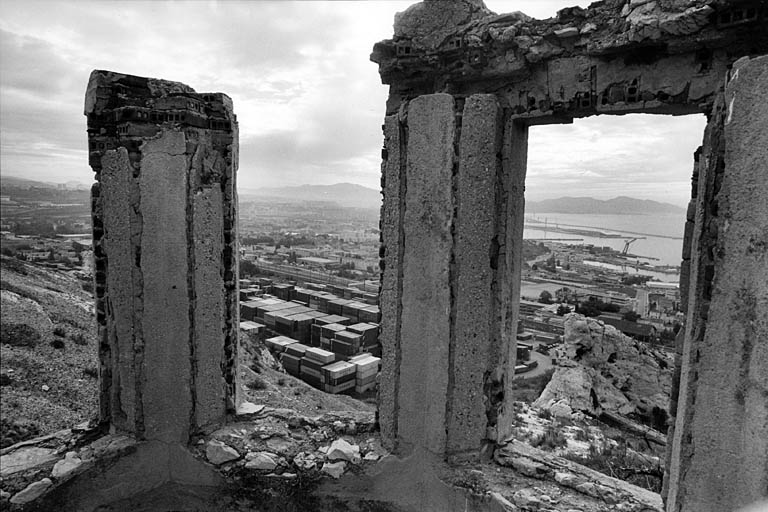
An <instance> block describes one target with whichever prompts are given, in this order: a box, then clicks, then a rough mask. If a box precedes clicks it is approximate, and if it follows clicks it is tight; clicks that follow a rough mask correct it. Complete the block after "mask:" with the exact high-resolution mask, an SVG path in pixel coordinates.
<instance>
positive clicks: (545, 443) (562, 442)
mask: <svg viewBox="0 0 768 512" xmlns="http://www.w3.org/2000/svg"><path fill="white" fill-rule="evenodd" d="M560 430H561V429H560V426H559V425H556V424H552V425H548V426H547V428H546V430H544V433H543V434H541V435H540V436H538V437H536V438H535V439H533V440H532V441H531V446H533V447H534V448H541V449H542V450H555V449H557V448H563V447H565V446H566V445H567V444H568V441H567V440H566V439H565V436H564V435H563V434H562V432H561V431H560Z"/></svg>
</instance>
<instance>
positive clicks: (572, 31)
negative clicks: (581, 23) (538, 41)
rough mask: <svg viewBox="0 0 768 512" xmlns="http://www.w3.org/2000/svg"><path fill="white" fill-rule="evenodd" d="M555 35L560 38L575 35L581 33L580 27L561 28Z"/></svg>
mask: <svg viewBox="0 0 768 512" xmlns="http://www.w3.org/2000/svg"><path fill="white" fill-rule="evenodd" d="M555 35H556V36H557V37H559V38H560V39H565V38H566V37H575V36H577V35H579V29H578V28H576V27H566V28H562V29H560V30H555Z"/></svg>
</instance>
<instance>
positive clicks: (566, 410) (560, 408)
mask: <svg viewBox="0 0 768 512" xmlns="http://www.w3.org/2000/svg"><path fill="white" fill-rule="evenodd" d="M549 412H551V413H552V416H554V417H555V418H570V417H571V414H572V413H573V409H571V408H570V406H569V405H568V404H567V403H565V402H564V401H563V400H558V401H557V402H554V403H553V404H552V405H550V406H549Z"/></svg>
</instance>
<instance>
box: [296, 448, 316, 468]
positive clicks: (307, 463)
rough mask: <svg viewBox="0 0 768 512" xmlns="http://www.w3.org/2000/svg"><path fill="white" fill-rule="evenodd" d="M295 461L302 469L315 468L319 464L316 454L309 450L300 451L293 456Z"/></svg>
mask: <svg viewBox="0 0 768 512" xmlns="http://www.w3.org/2000/svg"><path fill="white" fill-rule="evenodd" d="M293 463H294V464H295V465H296V467H298V468H300V469H313V468H314V467H315V465H316V464H317V462H316V459H315V456H314V455H312V454H311V453H307V452H299V453H297V454H296V456H295V457H294V458H293Z"/></svg>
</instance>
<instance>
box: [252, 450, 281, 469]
mask: <svg viewBox="0 0 768 512" xmlns="http://www.w3.org/2000/svg"><path fill="white" fill-rule="evenodd" d="M276 457H277V456H276V455H275V454H273V453H269V452H255V453H249V454H248V455H246V457H245V458H246V460H247V461H248V462H246V463H245V467H246V468H248V469H258V470H261V471H272V470H273V469H275V468H276V467H277V462H275V458H276Z"/></svg>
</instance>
